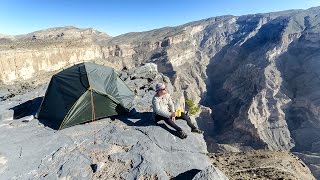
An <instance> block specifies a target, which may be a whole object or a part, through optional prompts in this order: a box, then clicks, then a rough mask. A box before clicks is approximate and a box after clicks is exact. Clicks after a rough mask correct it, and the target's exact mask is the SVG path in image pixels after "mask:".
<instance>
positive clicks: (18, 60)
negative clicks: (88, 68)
mask: <svg viewBox="0 0 320 180" xmlns="http://www.w3.org/2000/svg"><path fill="white" fill-rule="evenodd" d="M108 38H110V37H109V36H108V35H106V34H105V33H101V32H98V31H96V30H93V29H78V28H75V27H65V28H50V29H47V30H43V31H36V32H33V33H30V34H26V35H19V36H2V37H0V39H1V40H2V42H3V43H1V45H0V70H1V74H0V81H1V82H2V83H6V84H12V83H13V82H14V81H24V80H26V79H29V78H31V77H34V76H36V75H38V74H41V72H48V71H55V70H59V69H62V68H64V67H66V66H70V65H72V64H74V63H77V62H79V61H87V60H92V59H97V58H100V59H101V58H102V51H101V47H100V46H99V45H98V44H97V43H99V42H100V41H102V40H105V39H108Z"/></svg>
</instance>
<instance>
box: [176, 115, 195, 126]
mask: <svg viewBox="0 0 320 180" xmlns="http://www.w3.org/2000/svg"><path fill="white" fill-rule="evenodd" d="M178 119H184V120H186V121H187V124H188V126H189V127H191V129H197V127H196V126H195V125H194V124H193V123H192V122H191V119H190V117H189V116H188V115H187V114H186V113H183V112H182V113H181V116H180V117H178Z"/></svg>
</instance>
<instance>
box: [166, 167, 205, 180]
mask: <svg viewBox="0 0 320 180" xmlns="http://www.w3.org/2000/svg"><path fill="white" fill-rule="evenodd" d="M198 172H200V170H199V169H191V170H189V171H186V172H184V173H181V174H179V175H178V176H176V177H174V178H171V179H170V180H191V179H193V178H194V176H195V175H196V174H198Z"/></svg>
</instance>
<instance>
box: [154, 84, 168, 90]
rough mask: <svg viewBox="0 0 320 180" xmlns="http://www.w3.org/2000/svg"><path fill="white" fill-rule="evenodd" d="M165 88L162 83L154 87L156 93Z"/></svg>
mask: <svg viewBox="0 0 320 180" xmlns="http://www.w3.org/2000/svg"><path fill="white" fill-rule="evenodd" d="M165 88H166V85H165V84H163V83H158V84H157V85H156V91H157V92H158V91H160V90H161V89H165Z"/></svg>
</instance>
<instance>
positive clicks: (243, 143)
mask: <svg viewBox="0 0 320 180" xmlns="http://www.w3.org/2000/svg"><path fill="white" fill-rule="evenodd" d="M319 16H320V7H315V8H310V9H307V10H290V11H283V12H274V13H265V14H254V15H245V16H220V17H213V18H209V19H204V20H200V21H196V22H191V23H188V24H184V25H181V26H177V27H165V28H161V29H155V30H151V31H148V32H139V33H128V34H124V35H120V36H117V37H109V36H108V35H106V34H104V33H100V32H98V31H95V30H93V29H85V30H83V29H78V28H75V27H64V28H52V29H47V30H43V31H38V32H34V33H30V34H27V35H21V36H3V35H2V36H0V37H1V38H0V42H1V43H0V64H1V66H0V69H1V73H0V80H1V82H2V84H4V85H9V84H14V83H17V82H21V81H25V80H27V79H29V78H36V77H38V78H41V77H42V74H45V73H47V72H48V71H56V70H59V69H62V68H65V67H67V66H70V65H72V64H74V63H77V62H81V61H87V60H92V59H95V62H96V63H100V64H104V65H109V66H112V67H114V68H116V69H118V70H123V69H132V68H133V67H138V66H141V65H143V64H145V63H155V64H156V65H157V70H158V71H159V72H161V73H163V74H164V75H165V76H167V77H168V80H169V81H170V83H171V84H172V85H173V92H172V95H173V97H175V101H176V103H177V106H178V107H181V108H187V107H186V105H185V101H186V99H191V100H193V101H194V102H196V103H200V104H202V105H203V107H202V112H201V113H200V114H199V115H198V116H199V118H198V119H199V121H198V124H199V126H200V127H202V128H203V129H205V134H204V138H205V140H206V142H207V145H208V150H209V151H211V152H216V151H225V150H228V149H229V150H230V148H229V147H230V146H231V147H232V148H231V149H234V148H236V150H246V149H269V150H284V151H293V152H299V153H302V154H304V153H306V152H309V153H315V154H317V153H319V152H320V149H319V148H320V146H319V144H320V133H319V132H320V131H319V128H320V114H319V112H320V101H319V99H320V84H319V83H320V78H319V77H320V76H319V73H320V71H319V68H320V67H319V66H320V63H319V59H320V53H319V52H320V51H319V50H320V18H319ZM72 37H74V38H72ZM133 88H134V90H136V91H137V92H138V91H139V89H138V88H137V87H134V86H133ZM205 106H206V107H205ZM221 144H223V145H221ZM313 156H317V155H314V154H313ZM308 157H310V156H308ZM309 162H316V161H309ZM309 166H310V164H309ZM312 167H313V168H312V169H313V172H314V173H315V175H316V176H317V177H318V178H319V174H318V173H317V172H319V170H317V169H319V167H320V165H319V163H318V164H312Z"/></svg>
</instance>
